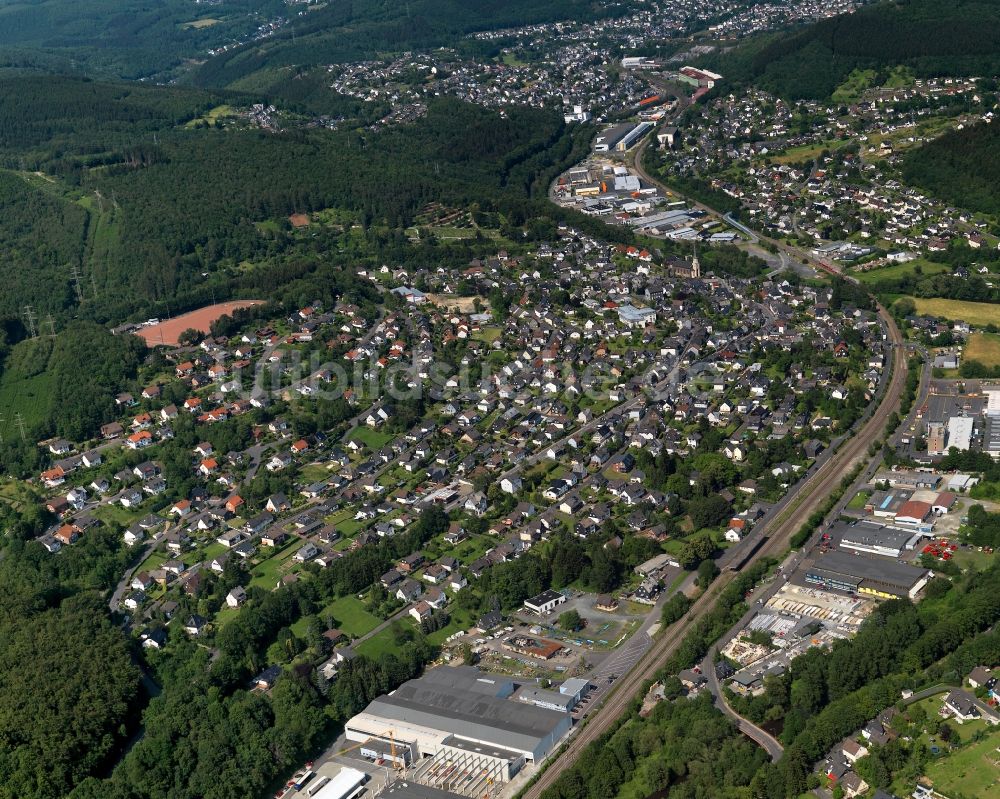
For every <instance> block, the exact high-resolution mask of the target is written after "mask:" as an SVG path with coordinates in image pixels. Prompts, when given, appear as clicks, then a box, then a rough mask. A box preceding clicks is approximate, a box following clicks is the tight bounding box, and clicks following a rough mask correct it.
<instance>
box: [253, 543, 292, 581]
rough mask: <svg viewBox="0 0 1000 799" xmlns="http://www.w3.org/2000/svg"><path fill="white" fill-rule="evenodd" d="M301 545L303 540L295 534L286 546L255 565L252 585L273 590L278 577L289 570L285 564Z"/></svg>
mask: <svg viewBox="0 0 1000 799" xmlns="http://www.w3.org/2000/svg"><path fill="white" fill-rule="evenodd" d="M301 545H302V541H300V540H299V539H298V538H296V537H294V536H293V537H292V538H290V539H289V542H288V543H287V544H285V546H283V547H282V548H281V549H279V550H277V551H276V552H274V554H272V555H271V556H270V557H269V558H267V559H266V560H264V561H262V562H261V563H259V564H257V565H256V566H254V567H253V569H252V571H251V574H252V575H253V578H252V579H251V580H250V585H259V586H261V587H262V588H266V589H268V590H273V589H274V587H275V586H276V585H277V583H278V579H279V578H280V577H281V576H283V575H284V574H285V572H286V571H287V569H285V568H284V566H285V564H287V563H288V561H289V559H290V558H291V557H292V555H294V554H295V551H296V550H297V549H298V548H299V546H301Z"/></svg>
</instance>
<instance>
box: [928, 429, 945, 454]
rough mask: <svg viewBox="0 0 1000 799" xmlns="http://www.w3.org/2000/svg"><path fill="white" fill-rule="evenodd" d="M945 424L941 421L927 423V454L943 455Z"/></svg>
mask: <svg viewBox="0 0 1000 799" xmlns="http://www.w3.org/2000/svg"><path fill="white" fill-rule="evenodd" d="M946 440H947V439H946V437H945V426H944V424H943V423H942V422H928V423H927V454H928V455H944V453H945V452H947V450H946V449H945V442H946Z"/></svg>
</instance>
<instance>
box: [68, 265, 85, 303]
mask: <svg viewBox="0 0 1000 799" xmlns="http://www.w3.org/2000/svg"><path fill="white" fill-rule="evenodd" d="M69 273H70V277H72V278H73V288H74V289H76V301H77V302H79V303H81V304H82V303H83V286H82V285H81V284H80V267H79V266H77V265H76V264H73V266H71V267H70V270H69Z"/></svg>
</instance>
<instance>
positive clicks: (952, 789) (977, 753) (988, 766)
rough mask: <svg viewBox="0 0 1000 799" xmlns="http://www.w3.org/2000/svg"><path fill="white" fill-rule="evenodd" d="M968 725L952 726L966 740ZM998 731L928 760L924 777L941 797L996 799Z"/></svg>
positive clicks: (999, 782)
mask: <svg viewBox="0 0 1000 799" xmlns="http://www.w3.org/2000/svg"><path fill="white" fill-rule="evenodd" d="M968 726H969V725H967V724H963V725H961V726H958V725H956V729H957V730H958V732H959V735H961V736H962V738H963V739H967V736H968V732H967V730H966V728H967V727H968ZM998 750H1000V731H996V732H991V733H990V734H989V735H987V736H986V737H985V738H983V739H982V740H981V741H977V742H975V743H971V744H968V745H966V746H963V747H961V748H960V749H959V750H958V751H956V752H952V753H950V754H948V755H946V756H944V757H940V758H938V759H936V760H932V761H931V763H930V764H929V765H928V766H927V771H926V774H925V776H926V777H927V779H928V780H929V781H930V782H931V783H932V785H933V786H934V789H935V790H937V791H940V792H941V793H942V794H944V795H945V796H975V797H981V799H986V797H991V796H992V797H997V796H1000V751H998Z"/></svg>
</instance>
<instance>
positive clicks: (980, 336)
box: [962, 333, 1000, 366]
mask: <svg viewBox="0 0 1000 799" xmlns="http://www.w3.org/2000/svg"><path fill="white" fill-rule="evenodd" d="M962 357H963V358H965V360H967V361H979V363H981V364H983V366H1000V335H997V334H996V333H973V334H972V335H971V336H969V341H968V342H967V343H966V345H965V350H964V351H963V353H962Z"/></svg>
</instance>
